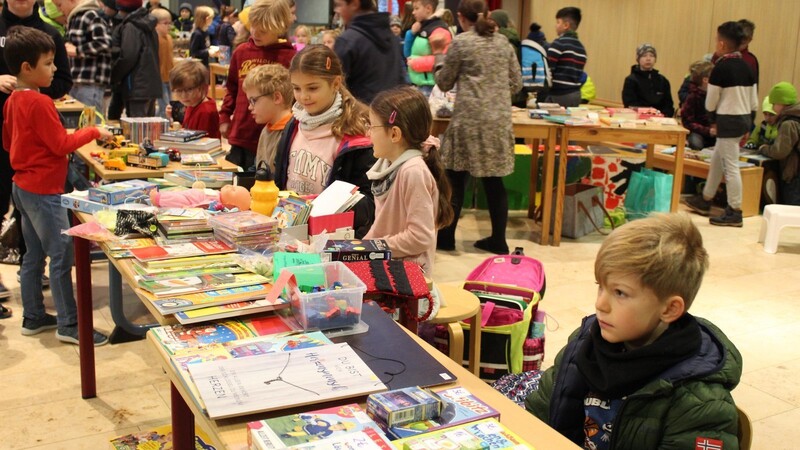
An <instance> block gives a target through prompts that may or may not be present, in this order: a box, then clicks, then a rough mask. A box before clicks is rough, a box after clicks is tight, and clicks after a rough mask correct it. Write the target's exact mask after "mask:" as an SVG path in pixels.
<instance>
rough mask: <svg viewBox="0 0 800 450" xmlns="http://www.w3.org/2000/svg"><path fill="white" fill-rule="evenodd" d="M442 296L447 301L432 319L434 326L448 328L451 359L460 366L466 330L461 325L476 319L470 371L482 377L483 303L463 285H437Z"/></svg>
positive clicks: (470, 344)
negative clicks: (463, 287)
mask: <svg viewBox="0 0 800 450" xmlns="http://www.w3.org/2000/svg"><path fill="white" fill-rule="evenodd" d="M436 287H437V289H438V290H439V295H441V296H442V298H443V299H444V301H443V302H442V305H443V306H442V307H441V308H440V309H439V312H438V313H437V314H436V317H434V318H433V319H431V320H429V321H428V323H431V324H443V325H447V334H448V337H449V338H450V344H449V355H448V356H449V357H450V359H452V360H453V361H455V362H457V363H458V364H461V363H462V362H463V359H464V330H463V329H462V328H461V324H460V323H459V322H460V321H462V320H465V319H469V318H471V317H472V318H473V321H472V323H473V324H476V326H474V327H473V328H475V332H474V333H470V335H469V371H470V372H472V373H474V374H475V376H479V374H480V361H481V326H480V324H481V302H480V301H479V300H478V297H476V296H475V294H473V293H472V292H469V291H465V290H464V289H462V288H461V287H460V286H448V285H437V286H436Z"/></svg>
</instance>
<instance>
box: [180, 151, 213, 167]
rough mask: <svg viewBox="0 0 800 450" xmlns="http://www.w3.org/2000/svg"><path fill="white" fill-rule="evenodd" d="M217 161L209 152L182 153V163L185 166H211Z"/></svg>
mask: <svg viewBox="0 0 800 450" xmlns="http://www.w3.org/2000/svg"><path fill="white" fill-rule="evenodd" d="M216 163H217V161H216V160H215V159H214V158H213V157H212V156H211V155H209V154H208V153H188V154H186V155H181V164H183V165H184V166H211V165H214V164H216Z"/></svg>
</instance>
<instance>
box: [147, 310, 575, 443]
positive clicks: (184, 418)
mask: <svg viewBox="0 0 800 450" xmlns="http://www.w3.org/2000/svg"><path fill="white" fill-rule="evenodd" d="M393 326H399V325H397V324H393ZM403 330H404V331H405V332H406V333H408V334H409V335H410V336H411V337H412V338H413V339H414V341H416V342H417V343H418V344H419V345H420V346H422V347H423V348H424V349H425V350H426V351H427V352H428V353H430V354H431V355H432V356H433V357H434V358H436V360H437V361H439V363H441V364H442V365H443V366H445V368H446V369H447V370H449V371H450V372H451V373H453V374H454V375H455V376H456V377H457V378H458V381H457V382H456V383H453V384H449V385H446V386H443V387H441V388H440V389H444V388H450V387H453V386H463V387H465V388H467V389H468V390H469V391H470V392H471V393H472V394H473V395H475V396H476V397H478V398H480V399H481V400H483V401H484V402H486V403H488V404H489V405H491V406H492V407H493V408H495V409H496V410H498V411H499V412H500V421H501V422H502V423H503V424H504V425H505V426H507V427H508V428H510V429H511V430H512V431H514V432H515V433H517V434H518V435H519V436H520V437H521V438H523V439H525V440H526V441H527V442H529V443H530V444H532V445H533V446H535V447H536V448H538V449H548V450H550V449H577V448H578V447H577V446H575V445H574V444H572V443H571V442H570V441H569V440H567V439H566V438H565V437H563V436H562V435H561V434H559V433H558V432H557V431H555V430H554V429H552V428H550V427H549V426H547V425H546V424H545V423H544V422H542V421H540V420H539V419H537V418H536V417H534V416H533V415H531V414H530V413H528V412H527V411H525V410H524V409H523V408H520V407H519V406H518V405H517V404H516V403H514V402H512V401H511V400H509V399H507V398H506V397H504V396H503V395H502V394H500V393H499V392H497V391H495V390H494V389H493V388H492V387H491V386H489V385H488V384H486V383H484V382H483V381H481V380H480V379H479V378H478V377H476V376H475V375H473V374H472V373H470V372H468V371H467V370H466V369H464V368H463V367H461V365H460V364H458V363H456V362H455V361H453V360H451V359H450V358H448V357H447V356H445V355H444V354H442V353H441V352H439V351H438V350H436V349H434V348H433V347H431V346H430V345H428V344H427V343H425V342H424V341H422V340H421V339H420V338H419V337H417V336H416V335H414V334H413V333H411V332H409V331H408V330H406V329H405V328H403ZM147 340H148V341H149V342H150V344H151V345H152V347H153V349H154V350H155V351H156V353H157V354H158V355H159V356H160V359H161V365H162V367H163V369H164V371H165V372H166V373H167V376H168V377H169V380H170V399H171V402H172V432H173V444H174V445H175V449H176V450H182V449H186V450H189V449H193V448H194V422H195V420H196V421H197V422H198V424H199V425H200V427H201V428H203V430H204V431H206V432H207V433H208V435H209V436H210V437H211V440H212V441H213V443H214V445H216V446H217V448H218V449H236V450H239V449H242V450H244V449H247V427H246V424H247V422H248V421H252V420H261V419H266V418H270V417H278V416H281V415H285V414H288V412H287V411H275V412H273V413H266V414H258V415H248V416H242V417H238V418H231V419H222V420H211V419H209V418H208V417H207V416H206V415H205V414H204V413H203V412H202V411H201V409H200V408H199V407H198V406H197V404H196V403H195V402H194V400H193V399H192V397H191V395H190V394H189V391H188V389H187V388H186V386H184V384H183V383H184V382H183V381H182V379H181V377H180V375H179V374H178V372H177V371H176V370H175V367H174V366H173V365H172V363H171V362H170V359H169V356H168V355H167V353H166V351H165V350H164V348H163V347H162V346H161V344H160V343H159V342H158V340H157V339H156V338H155V337H154V336H153V334H152V333H148V335H147ZM362 406H363V405H362ZM306 409H307V408H306ZM292 412H297V411H296V410H292Z"/></svg>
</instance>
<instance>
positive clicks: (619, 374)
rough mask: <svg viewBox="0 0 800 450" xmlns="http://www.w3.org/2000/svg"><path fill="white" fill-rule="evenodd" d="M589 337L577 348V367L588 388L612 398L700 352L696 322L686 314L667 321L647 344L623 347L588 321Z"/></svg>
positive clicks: (620, 395) (698, 331)
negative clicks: (662, 330) (660, 332)
mask: <svg viewBox="0 0 800 450" xmlns="http://www.w3.org/2000/svg"><path fill="white" fill-rule="evenodd" d="M590 332H591V336H590V338H589V339H587V340H586V342H585V343H584V344H583V346H582V348H581V349H579V350H578V356H577V361H576V362H577V366H578V370H580V372H581V374H583V376H584V378H585V379H586V381H587V383H588V384H589V387H591V389H592V390H593V391H595V392H598V393H601V394H606V395H608V396H610V397H612V398H620V397H622V396H625V395H629V394H632V393H634V392H636V391H637V390H639V389H641V388H642V387H644V385H646V384H647V383H649V382H650V381H652V380H653V379H654V378H655V377H656V376H658V375H659V374H660V373H662V372H664V371H665V370H667V369H668V368H670V367H672V366H674V365H675V364H677V363H679V362H680V361H683V360H685V359H687V358H690V357H692V356H694V355H696V354H697V353H698V352H699V351H700V344H701V337H700V325H698V324H697V320H696V319H695V318H694V316H692V315H690V314H684V315H683V317H681V318H680V319H678V320H677V321H675V322H673V323H672V324H670V326H669V328H667V330H666V331H664V333H663V334H662V335H661V336H659V337H658V339H656V340H655V342H653V343H652V344H650V345H645V346H644V347H641V348H637V349H634V350H626V349H625V346H624V345H623V344H621V343H619V344H611V343H609V342H608V341H606V340H605V339H603V337H602V336H601V335H600V325H599V324H598V322H597V321H595V322H594V323H593V324H592V329H591V331H590Z"/></svg>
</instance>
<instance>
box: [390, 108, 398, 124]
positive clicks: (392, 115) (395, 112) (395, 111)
mask: <svg viewBox="0 0 800 450" xmlns="http://www.w3.org/2000/svg"><path fill="white" fill-rule="evenodd" d="M396 118H397V110H396V109H393V110H392V113H391V114H389V125H394V119H396Z"/></svg>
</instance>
